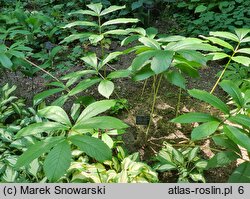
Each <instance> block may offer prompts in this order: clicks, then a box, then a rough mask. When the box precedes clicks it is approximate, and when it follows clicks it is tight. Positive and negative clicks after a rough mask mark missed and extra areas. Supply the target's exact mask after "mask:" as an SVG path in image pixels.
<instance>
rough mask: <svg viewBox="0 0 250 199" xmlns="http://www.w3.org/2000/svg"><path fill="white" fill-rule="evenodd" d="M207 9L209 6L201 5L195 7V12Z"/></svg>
mask: <svg viewBox="0 0 250 199" xmlns="http://www.w3.org/2000/svg"><path fill="white" fill-rule="evenodd" d="M205 10H207V6H204V5H199V6H197V7H196V8H195V10H194V13H200V12H204V11H205Z"/></svg>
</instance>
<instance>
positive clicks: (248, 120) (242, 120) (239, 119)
mask: <svg viewBox="0 0 250 199" xmlns="http://www.w3.org/2000/svg"><path fill="white" fill-rule="evenodd" d="M228 120H229V121H230V122H234V123H236V124H240V125H242V126H245V127H247V128H249V127H250V117H249V116H247V115H242V114H237V115H235V116H231V117H230V118H228Z"/></svg>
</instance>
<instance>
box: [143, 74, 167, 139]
mask: <svg viewBox="0 0 250 199" xmlns="http://www.w3.org/2000/svg"><path fill="white" fill-rule="evenodd" d="M162 76H163V75H162V74H161V76H160V78H159V81H158V84H157V87H156V89H155V88H154V98H153V103H152V107H151V113H150V119H149V124H148V127H147V130H146V133H145V134H146V139H147V137H148V131H149V128H150V124H151V122H152V117H153V114H154V109H155V103H156V98H157V94H158V91H159V88H160V85H161V80H162ZM156 78H157V77H155V76H154V85H155V84H156ZM154 87H155V86H154Z"/></svg>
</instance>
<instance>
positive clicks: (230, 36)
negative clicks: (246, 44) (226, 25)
mask: <svg viewBox="0 0 250 199" xmlns="http://www.w3.org/2000/svg"><path fill="white" fill-rule="evenodd" d="M209 35H211V36H215V37H222V38H225V39H229V40H232V41H235V42H239V41H240V40H239V38H238V37H237V36H236V35H235V34H233V33H230V32H223V31H216V32H209Z"/></svg>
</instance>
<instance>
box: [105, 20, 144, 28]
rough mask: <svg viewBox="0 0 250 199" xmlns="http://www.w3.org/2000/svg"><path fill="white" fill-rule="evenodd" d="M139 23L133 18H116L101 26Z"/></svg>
mask: <svg viewBox="0 0 250 199" xmlns="http://www.w3.org/2000/svg"><path fill="white" fill-rule="evenodd" d="M137 22H139V20H138V19H133V18H118V19H112V20H109V21H106V22H105V23H103V24H102V26H108V25H114V24H123V23H137Z"/></svg>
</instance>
